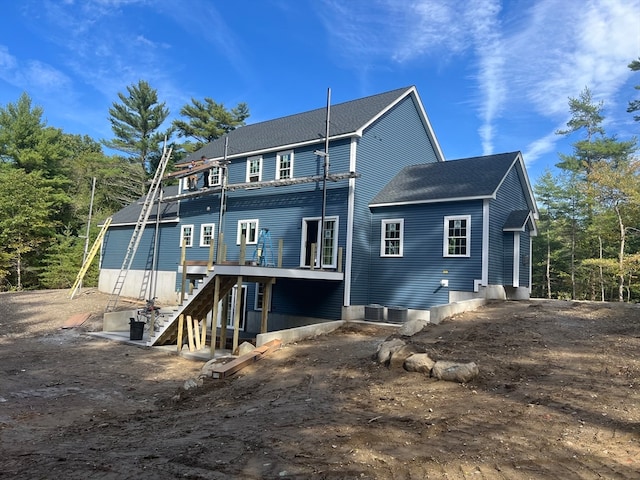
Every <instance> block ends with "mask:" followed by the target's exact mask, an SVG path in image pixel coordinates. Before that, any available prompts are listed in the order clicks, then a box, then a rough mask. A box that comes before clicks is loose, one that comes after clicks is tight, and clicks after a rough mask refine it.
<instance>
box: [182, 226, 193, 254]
mask: <svg viewBox="0 0 640 480" xmlns="http://www.w3.org/2000/svg"><path fill="white" fill-rule="evenodd" d="M187 228H190V229H191V241H190V242H189V243H188V244H187V245H186V246H187V247H192V246H193V234H194V229H193V225H182V226H181V227H180V248H182V240H183V239H184V231H185V230H186V229H187Z"/></svg>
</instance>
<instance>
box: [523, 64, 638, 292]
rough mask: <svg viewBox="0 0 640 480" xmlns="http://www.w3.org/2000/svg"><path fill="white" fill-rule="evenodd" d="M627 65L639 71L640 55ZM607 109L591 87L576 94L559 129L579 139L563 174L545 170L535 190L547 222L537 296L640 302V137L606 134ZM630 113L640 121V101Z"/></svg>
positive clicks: (536, 260)
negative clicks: (639, 152) (604, 113)
mask: <svg viewBox="0 0 640 480" xmlns="http://www.w3.org/2000/svg"><path fill="white" fill-rule="evenodd" d="M628 68H629V69H631V70H632V71H633V72H637V71H639V70H640V59H638V60H634V61H632V62H631V63H630V64H629V65H628ZM635 89H636V90H640V85H637V86H635ZM603 108H604V104H603V103H602V102H597V101H595V99H594V94H593V92H592V91H591V90H590V89H589V88H588V87H585V89H584V90H583V91H582V92H580V94H579V95H578V96H577V97H575V98H573V97H572V98H570V99H569V112H570V120H569V121H568V122H567V128H566V129H563V130H559V131H558V132H556V133H557V134H558V135H562V136H570V137H572V138H576V140H575V141H574V142H573V143H572V151H571V153H568V154H560V155H559V157H560V158H559V160H560V161H559V162H558V163H557V164H556V167H557V169H558V173H556V174H554V173H552V172H551V171H546V172H545V173H544V175H543V176H542V177H541V178H540V179H539V180H538V181H537V183H536V185H535V187H534V190H535V194H536V199H537V203H538V207H539V210H540V220H539V222H538V228H539V236H538V237H537V238H536V239H534V242H533V288H532V296H537V297H546V298H560V299H572V300H598V301H621V302H622V301H634V302H637V301H640V175H639V174H640V159H639V158H638V156H637V151H638V144H637V138H636V137H633V138H631V139H630V140H621V139H619V138H618V136H617V135H616V134H609V133H608V132H606V130H605V125H606V121H605V120H606V119H605V117H604V115H603ZM626 110H627V112H628V113H630V114H632V115H633V120H634V121H635V122H640V115H638V113H640V100H631V101H629V103H628V106H627V109H626ZM632 123H633V122H632Z"/></svg>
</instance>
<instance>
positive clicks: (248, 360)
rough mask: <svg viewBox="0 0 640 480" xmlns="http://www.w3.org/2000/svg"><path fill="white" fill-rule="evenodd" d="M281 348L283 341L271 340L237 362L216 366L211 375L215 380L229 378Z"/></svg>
mask: <svg viewBox="0 0 640 480" xmlns="http://www.w3.org/2000/svg"><path fill="white" fill-rule="evenodd" d="M281 346H282V340H280V339H275V340H271V341H270V342H267V343H265V344H264V345H262V346H260V347H258V348H255V349H253V350H252V351H251V352H249V353H245V354H244V355H241V356H239V357H238V358H236V359H235V360H231V361H230V362H227V363H225V364H222V365H216V366H215V367H214V368H213V369H212V370H211V372H212V373H211V375H212V377H213V378H226V377H229V376H231V375H233V374H234V373H236V372H238V371H239V370H242V369H243V368H245V367H246V366H248V365H251V364H252V363H255V362H257V361H258V360H260V359H261V358H262V357H264V356H265V355H267V354H268V353H270V352H273V351H275V350H277V349H279V348H280V347H281Z"/></svg>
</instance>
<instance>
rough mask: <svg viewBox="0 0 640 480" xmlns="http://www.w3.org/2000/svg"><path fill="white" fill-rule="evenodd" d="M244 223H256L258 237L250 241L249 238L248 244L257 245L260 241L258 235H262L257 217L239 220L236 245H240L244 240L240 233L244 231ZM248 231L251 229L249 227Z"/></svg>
mask: <svg viewBox="0 0 640 480" xmlns="http://www.w3.org/2000/svg"><path fill="white" fill-rule="evenodd" d="M243 223H246V224H247V225H248V224H250V223H255V224H256V239H255V240H254V241H249V238H247V245H256V244H257V243H258V236H259V235H260V223H259V221H258V219H257V218H252V219H248V220H238V231H237V233H236V245H240V243H241V240H242V238H241V236H240V234H241V232H242V224H243ZM247 231H249V229H248V228H247Z"/></svg>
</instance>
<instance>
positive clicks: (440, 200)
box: [369, 195, 496, 208]
mask: <svg viewBox="0 0 640 480" xmlns="http://www.w3.org/2000/svg"><path fill="white" fill-rule="evenodd" d="M495 198H496V197H495V196H493V195H480V196H477V197H453V198H436V199H433V200H415V201H412V202H389V203H370V204H369V208H374V207H401V206H404V205H422V204H427V203H445V202H464V201H468V200H488V199H494V200H495Z"/></svg>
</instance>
